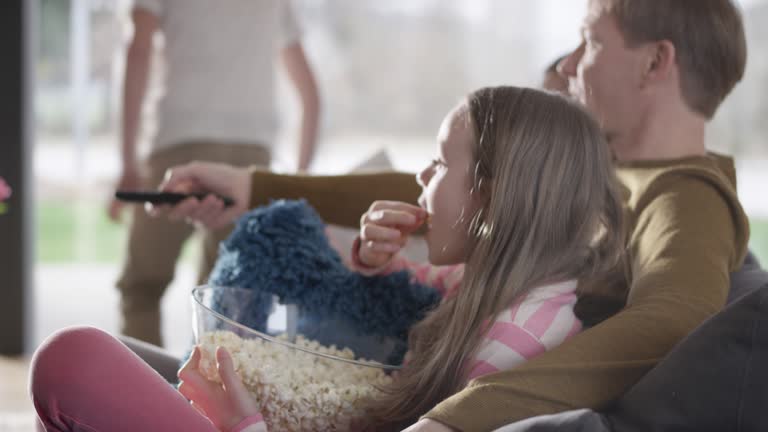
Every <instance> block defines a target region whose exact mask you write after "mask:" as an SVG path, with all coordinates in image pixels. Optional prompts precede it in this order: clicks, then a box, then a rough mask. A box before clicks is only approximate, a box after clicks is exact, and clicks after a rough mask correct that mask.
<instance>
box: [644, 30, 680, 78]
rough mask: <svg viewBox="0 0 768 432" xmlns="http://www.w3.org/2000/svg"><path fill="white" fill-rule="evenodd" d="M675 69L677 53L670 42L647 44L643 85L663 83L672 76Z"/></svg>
mask: <svg viewBox="0 0 768 432" xmlns="http://www.w3.org/2000/svg"><path fill="white" fill-rule="evenodd" d="M676 67H677V51H676V50H675V45H674V44H673V43H672V42H670V41H668V40H662V41H658V42H654V43H653V44H649V46H648V57H647V64H646V67H645V74H644V77H643V78H644V80H643V81H644V83H645V84H651V83H654V82H659V81H663V80H665V79H667V78H668V77H669V76H670V74H672V72H673V71H674V70H675V68H676Z"/></svg>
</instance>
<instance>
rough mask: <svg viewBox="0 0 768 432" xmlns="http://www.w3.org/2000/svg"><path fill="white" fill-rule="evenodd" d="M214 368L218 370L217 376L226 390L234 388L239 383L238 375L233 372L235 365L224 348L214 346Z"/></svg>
mask: <svg viewBox="0 0 768 432" xmlns="http://www.w3.org/2000/svg"><path fill="white" fill-rule="evenodd" d="M216 368H217V369H218V371H219V377H221V381H222V382H223V383H224V388H225V389H227V390H230V389H234V388H236V387H238V385H241V382H240V377H239V376H237V373H236V372H235V366H234V365H233V364H232V357H230V355H229V353H228V352H227V350H226V349H224V348H222V347H217V348H216Z"/></svg>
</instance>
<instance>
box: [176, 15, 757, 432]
mask: <svg viewBox="0 0 768 432" xmlns="http://www.w3.org/2000/svg"><path fill="white" fill-rule="evenodd" d="M583 39H584V40H583V42H582V44H581V45H580V46H579V47H578V49H576V50H575V51H574V52H573V53H572V54H571V55H569V56H568V57H567V58H566V59H565V60H564V61H563V63H562V64H561V70H562V72H563V73H564V74H566V75H567V76H568V78H569V81H570V86H569V87H570V91H571V93H572V94H573V95H574V96H575V97H577V98H578V99H579V100H580V101H581V102H582V103H583V104H584V105H585V106H586V107H587V108H588V109H589V110H590V111H591V112H592V113H593V114H594V115H595V116H596V118H598V120H599V121H600V122H601V124H602V126H603V128H604V130H605V132H606V135H607V136H608V139H609V143H610V145H611V147H612V149H613V151H614V153H615V155H616V159H617V174H618V177H619V178H620V180H621V182H622V183H623V184H624V186H625V187H626V189H627V195H626V214H627V230H628V232H627V253H626V257H625V260H624V265H623V266H622V267H621V268H617V269H615V271H613V272H611V274H608V275H604V277H602V278H601V280H595V281H585V282H588V284H585V288H589V292H590V294H591V295H590V296H584V297H583V300H584V302H583V303H582V302H581V300H580V303H582V304H581V307H582V313H583V314H584V317H585V318H586V319H587V321H589V322H591V323H599V324H597V325H594V326H593V327H591V328H589V329H588V330H585V331H584V332H582V333H581V334H579V335H577V336H575V337H573V338H572V339H570V340H569V341H566V342H565V343H564V344H563V345H561V346H559V347H557V348H554V349H552V350H551V351H549V352H546V353H544V354H542V355H540V356H539V357H536V358H534V359H531V360H530V361H529V362H527V363H525V364H523V365H521V366H519V367H517V368H515V369H513V370H509V371H505V372H500V373H497V374H492V375H488V376H485V377H482V378H479V379H477V380H474V381H472V382H470V383H469V385H468V386H467V387H466V388H465V389H464V390H462V391H461V392H459V393H457V394H455V395H454V396H452V397H450V398H448V399H446V400H445V401H443V402H442V403H440V404H438V405H437V406H436V407H435V408H434V409H432V410H431V411H430V412H428V413H426V415H425V416H424V418H423V419H422V420H421V421H419V422H418V423H417V424H415V425H414V426H413V427H411V428H409V429H408V430H409V431H447V430H461V431H487V430H492V429H494V428H498V427H500V426H502V425H505V424H508V423H511V422H514V421H517V420H521V419H525V418H529V417H533V416H537V415H542V414H550V413H556V412H561V411H565V410H569V409H573V408H583V407H588V408H601V407H604V406H606V405H607V404H608V403H610V402H611V401H614V400H615V399H616V398H617V397H619V396H620V395H622V394H623V393H624V392H626V391H627V389H629V388H630V387H631V386H632V385H633V384H635V383H636V382H637V381H638V380H639V379H640V378H641V377H643V375H645V374H646V373H647V372H648V371H649V370H651V369H652V368H653V367H654V366H655V365H656V364H657V363H658V362H659V361H660V359H661V358H663V357H664V356H665V355H666V354H667V353H668V352H669V351H670V350H671V349H672V347H673V346H675V344H677V343H678V342H679V341H680V340H681V339H682V338H683V337H685V336H686V335H687V334H689V333H690V332H691V331H692V330H693V329H694V328H696V327H697V326H699V325H700V324H701V323H702V322H703V321H704V320H705V319H707V318H708V317H710V316H711V315H713V314H715V313H716V312H718V311H719V310H720V309H721V308H722V307H723V305H724V304H725V301H726V296H727V294H728V290H729V273H730V272H731V271H733V270H736V269H738V268H739V267H740V266H741V262H742V261H743V258H744V255H745V253H746V245H747V240H748V237H749V228H748V222H747V220H746V217H745V215H744V213H743V211H742V209H741V206H740V205H739V202H738V199H737V197H736V191H735V173H734V167H733V161H732V160H731V159H729V158H725V157H721V156H718V155H714V154H709V153H707V151H706V149H705V146H704V131H705V126H706V123H707V121H708V120H709V119H710V118H711V117H712V116H713V115H714V113H715V111H716V109H717V107H718V106H719V104H720V103H721V102H722V100H723V99H724V98H725V97H726V96H727V95H728V93H729V92H730V91H731V90H732V88H733V87H734V85H735V84H736V83H737V82H738V81H739V80H740V79H741V77H742V75H743V72H744V67H745V62H746V43H745V37H744V30H743V26H742V21H741V16H740V14H739V12H738V10H737V9H736V7H735V6H734V4H733V3H732V2H731V1H729V0H591V1H590V2H589V7H588V14H587V17H586V18H585V21H584V28H583ZM222 169H223V168H222V167H221V166H201V165H196V166H195V165H190V166H186V167H180V168H178V169H174V170H173V172H172V175H171V177H170V180H169V181H168V183H167V184H166V188H169V189H175V188H177V187H179V185H180V184H185V183H189V181H190V180H194V181H195V182H196V183H197V184H204V185H206V186H207V189H210V190H213V191H216V192H219V193H225V194H229V195H231V196H233V197H235V198H236V200H239V203H240V204H239V205H240V206H241V208H244V207H245V206H246V205H250V206H255V205H260V204H264V203H266V201H267V199H268V198H269V197H285V198H296V197H306V198H307V199H308V200H309V201H310V203H312V204H313V205H314V206H315V207H316V208H317V209H318V211H319V212H320V214H321V215H322V216H323V217H325V218H327V219H328V220H330V221H331V222H333V223H338V224H347V225H352V226H354V225H355V224H356V223H357V217H359V214H362V212H364V211H365V210H366V209H367V206H368V205H369V204H370V201H372V200H373V199H396V200H414V199H415V197H416V196H417V195H418V190H417V188H416V187H415V185H414V186H411V187H408V186H407V183H406V179H407V177H405V176H404V175H398V174H378V175H371V176H367V177H366V176H350V177H311V178H310V177H291V176H279V175H274V174H270V173H266V172H259V171H254V172H248V171H245V170H240V171H238V170H230V171H228V173H229V174H226V175H225V174H224V172H223V171H221V170H222ZM225 177H226V178H227V179H228V180H227V183H226V184H225V183H224V178H225ZM217 179H218V180H217ZM394 184H400V187H398V188H395V186H393V185H394ZM393 190H394V191H399V192H397V193H396V192H394V191H393ZM379 193H381V195H379ZM360 196H367V197H369V199H368V200H364V199H362V198H359V197H360ZM355 197H358V198H357V200H355ZM206 209H207V206H206V205H205V204H204V203H203V205H201V203H199V202H196V201H195V200H188V201H186V202H184V203H182V204H180V205H179V206H176V207H175V208H174V209H173V210H172V212H171V215H172V216H173V217H185V216H189V215H194V216H195V217H196V219H198V220H201V221H203V222H204V223H206V224H207V225H211V226H217V225H218V224H221V223H225V222H228V221H229V220H231V218H234V217H236V216H237V214H238V213H237V211H238V210H237V209H233V210H231V211H229V212H220V213H218V214H216V215H211V214H210V213H207V210H206ZM240 211H241V210H240ZM617 310H618V312H617ZM650 415H653V414H652V413H650ZM518 430H523V429H518ZM530 430H535V429H530ZM585 430H587V429H585Z"/></svg>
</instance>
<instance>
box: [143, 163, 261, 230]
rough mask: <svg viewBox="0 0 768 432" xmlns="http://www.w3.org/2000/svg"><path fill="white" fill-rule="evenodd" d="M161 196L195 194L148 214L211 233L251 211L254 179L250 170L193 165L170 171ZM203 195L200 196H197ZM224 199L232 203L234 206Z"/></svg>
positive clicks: (162, 185) (222, 165)
mask: <svg viewBox="0 0 768 432" xmlns="http://www.w3.org/2000/svg"><path fill="white" fill-rule="evenodd" d="M160 192H170V193H176V194H192V195H193V196H190V197H185V198H183V199H181V201H179V202H178V203H176V204H173V206H172V207H170V208H169V207H168V205H169V204H165V205H154V204H153V205H152V207H151V208H150V210H149V212H150V214H151V215H153V216H156V215H159V214H167V216H168V218H170V219H171V220H188V221H194V222H195V223H199V224H201V225H203V226H205V227H206V228H208V229H219V228H223V227H225V226H227V225H229V224H231V223H233V222H234V221H235V220H236V219H237V218H239V217H240V216H242V215H243V213H245V212H246V211H247V210H248V205H249V201H250V195H251V175H250V171H249V170H248V169H247V168H237V167H233V166H231V165H226V164H221V163H213V162H192V163H189V164H186V165H181V166H177V167H174V168H171V169H170V170H168V172H167V173H166V177H165V180H164V181H163V183H162V184H161V185H160ZM195 194H201V195H195ZM223 197H227V198H229V199H231V205H227V204H229V202H225V201H226V200H225V199H223Z"/></svg>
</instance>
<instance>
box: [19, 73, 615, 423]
mask: <svg viewBox="0 0 768 432" xmlns="http://www.w3.org/2000/svg"><path fill="white" fill-rule="evenodd" d="M418 181H419V183H420V184H421V186H422V195H421V197H420V199H419V204H420V205H419V206H418V207H417V206H412V205H409V204H405V203H399V202H377V203H374V204H373V205H372V206H371V208H370V209H369V211H368V212H366V214H365V215H363V218H362V220H361V228H360V239H359V241H358V242H356V247H355V248H354V250H353V260H354V262H355V263H356V266H357V268H359V269H360V270H361V271H366V272H369V273H375V272H382V271H392V270H396V269H399V268H403V266H408V267H410V268H412V269H414V270H415V271H414V276H415V277H417V278H419V279H421V280H422V281H427V282H429V281H432V282H437V284H436V285H437V286H438V287H439V288H441V289H442V291H443V292H444V294H445V298H444V301H443V302H442V303H441V304H440V306H438V307H437V308H436V309H435V310H434V311H433V312H431V313H430V314H429V315H428V316H427V318H426V319H424V320H423V321H422V322H421V323H419V324H418V325H417V326H416V327H415V328H414V329H413V330H412V332H411V335H410V342H409V343H410V344H411V349H410V352H409V355H408V356H407V359H408V360H407V365H406V367H404V368H403V370H402V371H401V372H400V375H399V376H398V378H397V379H396V380H394V383H393V384H392V386H391V388H387V389H384V395H383V397H382V398H381V399H379V400H377V401H374V402H373V403H372V405H371V407H370V420H371V422H372V424H373V427H374V428H376V429H386V430H389V429H395V428H398V427H401V426H404V425H407V424H409V423H411V422H413V421H415V420H416V419H418V417H419V415H421V414H423V413H425V412H426V411H427V410H428V409H430V408H431V407H433V406H434V405H435V404H437V403H438V402H440V401H441V400H443V399H445V398H446V397H448V396H450V395H451V394H453V393H455V392H456V391H458V390H459V389H461V388H462V387H463V386H464V385H466V383H467V382H468V380H470V379H472V378H475V377H477V376H480V375H483V374H486V373H490V372H494V371H498V370H501V369H507V368H511V367H514V366H515V365H516V364H519V363H520V362H522V361H525V360H526V359H528V358H530V357H532V356H535V355H537V354H539V353H541V352H543V351H545V350H546V349H549V348H551V347H553V346H555V345H557V344H559V343H561V342H562V341H563V340H565V339H566V338H567V337H568V336H570V335H572V334H574V333H575V332H577V331H578V330H579V329H580V323H579V322H578V320H577V319H576V317H575V316H574V315H573V311H572V307H573V304H574V303H575V300H576V290H577V285H578V283H577V281H578V280H580V279H584V278H588V277H590V276H592V275H594V274H596V273H598V272H600V271H601V270H603V269H604V268H605V267H606V266H612V265H613V264H615V260H616V259H617V257H618V256H619V253H620V249H621V247H622V246H621V245H622V244H623V242H622V239H621V238H620V235H619V233H621V232H622V229H621V226H620V224H621V217H620V215H621V210H620V201H619V196H618V188H617V184H616V181H615V179H614V175H613V171H612V167H611V156H610V153H609V150H608V147H607V145H606V143H605V142H604V140H603V139H602V136H601V133H600V130H599V128H598V126H597V124H595V122H594V121H593V120H592V119H591V118H590V117H589V116H588V115H587V114H586V113H585V112H584V111H583V110H582V109H581V108H579V107H578V106H577V105H575V103H573V102H570V101H568V100H566V99H565V98H563V97H560V96H558V95H555V94H550V93H544V92H540V91H536V90H531V89H520V88H514V87H497V88H486V89H481V90H479V91H476V92H474V93H472V94H471V95H470V96H469V97H468V98H467V99H466V100H465V101H464V102H463V103H461V104H460V105H459V106H458V107H457V108H455V109H454V110H453V111H451V112H450V113H449V114H448V116H447V117H446V119H445V120H444V122H443V124H442V126H441V128H440V132H439V135H438V154H437V158H436V159H435V160H434V161H433V162H432V163H431V164H430V165H429V166H428V167H426V168H425V169H424V170H423V171H422V172H421V173H420V174H419V175H418ZM206 213H207V214H208V215H209V216H210V214H211V213H210V212H206ZM423 224H426V225H427V232H426V240H427V243H428V248H429V261H430V263H431V264H434V265H439V266H453V267H443V268H437V269H429V268H427V271H425V270H424V268H417V267H415V266H413V265H411V264H409V263H406V262H404V261H402V260H400V259H398V258H397V256H396V253H397V251H398V250H399V249H400V248H401V247H402V245H403V244H404V243H405V241H406V240H407V237H408V235H409V234H410V233H412V232H413V231H414V230H416V229H417V228H418V227H419V226H421V225H423ZM462 271H463V278H462V277H461V274H462V273H461V272H462ZM459 280H460V282H458V281H459ZM452 281H453V282H452ZM80 333H81V334H80V335H79V336H78V335H74V336H73V335H71V334H69V335H67V333H64V334H63V335H62V334H59V335H57V336H56V337H54V338H53V340H49V341H48V342H47V345H46V346H44V347H42V348H41V349H40V350H39V351H38V353H37V355H36V360H35V366H34V367H33V376H32V392H33V396H34V398H35V403H36V406H37V408H38V412H39V413H40V414H41V418H42V419H43V421H44V422H45V423H46V426H47V427H48V428H49V430H74V429H73V426H69V428H67V427H61V426H60V424H64V425H65V426H66V425H67V423H66V421H60V422H58V423H57V422H56V420H57V419H58V420H60V419H67V421H69V422H70V423H69V424H83V423H85V424H88V425H89V427H90V429H89V430H106V429H109V430H119V429H120V428H116V427H114V425H112V426H109V423H105V420H104V418H103V417H104V416H105V414H107V415H111V416H114V415H117V414H118V413H122V414H123V416H124V417H123V418H126V417H130V418H131V419H132V420H133V421H144V423H140V424H137V423H135V422H134V423H132V424H131V425H130V427H129V426H125V430H152V429H155V430H160V425H161V424H165V423H167V422H168V418H169V417H170V418H173V419H174V420H175V421H176V422H177V424H176V429H185V430H194V431H197V430H213V428H214V427H216V428H219V430H224V431H230V430H249V431H250V430H265V429H266V428H265V426H264V423H263V422H262V421H261V417H260V416H259V415H258V413H257V412H256V409H255V406H256V404H255V403H254V401H252V400H250V398H249V396H248V394H247V392H245V391H244V389H243V387H242V384H240V382H239V381H238V379H237V377H236V375H235V374H234V371H233V370H232V367H231V361H230V359H229V356H228V355H227V353H226V352H224V351H223V350H219V351H218V352H217V359H218V360H219V372H220V374H221V376H222V381H223V382H224V385H221V386H219V385H216V384H213V383H211V382H208V381H206V380H205V379H204V378H203V377H202V376H201V375H200V374H199V372H198V371H197V362H198V361H199V352H198V351H197V350H196V351H195V353H194V354H193V356H192V358H191V359H190V362H189V363H188V364H187V365H186V366H185V367H184V368H182V370H181V371H180V373H179V376H180V378H181V379H182V381H183V382H182V384H181V386H180V389H179V390H180V392H181V393H182V394H184V396H186V397H187V398H188V399H189V400H191V401H192V405H193V406H194V407H197V408H198V409H199V410H200V411H201V412H203V413H204V414H205V416H206V417H208V418H209V419H210V420H211V422H213V424H214V426H211V425H210V423H208V424H207V425H205V427H207V429H205V428H204V424H205V422H203V421H202V420H205V418H204V417H203V416H200V415H199V414H198V413H197V412H195V411H194V410H192V409H189V406H186V407H182V406H181V405H180V404H179V401H180V400H183V398H181V397H180V396H178V394H174V392H173V391H172V390H171V389H170V388H168V387H167V385H159V384H158V382H160V383H162V380H161V379H160V378H159V377H154V378H155V379H154V381H153V382H150V381H152V380H151V379H150V376H151V374H150V373H149V372H146V371H139V370H137V369H140V368H139V367H138V366H137V365H138V364H139V363H138V360H137V359H135V358H131V357H130V355H128V354H126V353H125V351H126V350H125V348H121V346H120V344H119V343H117V342H113V341H110V340H109V338H108V337H107V336H106V335H103V333H101V334H98V336H96V335H91V336H89V337H86V336H84V334H86V333H94V332H93V331H90V330H87V331H86V330H81V331H80ZM89 338H90V340H96V339H100V340H102V342H100V344H99V347H98V350H97V349H95V348H94V350H93V351H94V352H98V353H99V355H102V356H107V353H108V354H109V355H110V356H111V357H110V362H111V363H107V364H111V365H112V367H113V368H119V369H118V371H119V374H115V372H114V371H111V370H110V374H112V375H118V377H119V378H118V379H122V380H123V381H124V382H126V383H129V382H130V383H132V384H133V386H134V387H136V386H138V387H139V388H140V389H141V390H140V391H139V392H138V393H140V394H142V395H147V396H148V397H149V396H151V398H150V399H151V400H152V401H153V402H152V403H149V404H148V403H147V402H146V399H144V400H143V401H137V400H134V398H127V399H126V398H125V397H121V398H114V397H112V395H111V393H112V392H113V390H110V389H107V388H106V387H104V388H99V385H98V383H91V382H86V383H83V382H81V380H77V379H75V380H67V381H68V382H67V384H68V386H61V388H60V389H59V388H57V387H58V386H57V380H55V379H50V380H49V379H46V378H47V377H49V376H51V375H58V376H61V373H58V374H53V373H52V372H51V371H52V370H54V369H53V364H52V362H54V361H55V360H52V358H54V357H57V358H59V359H60V358H62V357H61V354H62V352H63V354H66V353H67V351H68V349H71V348H68V347H71V346H73V345H74V344H76V343H79V344H80V347H82V346H83V345H88V344H87V343H84V342H83V340H85V339H89ZM113 345H114V346H113ZM62 347H63V348H62ZM105 351H106V352H107V353H105ZM117 351H120V353H121V355H118V354H116V352H117ZM85 355H86V356H87V354H85ZM64 363H66V361H65V362H64ZM114 363H118V364H114ZM100 364H104V362H101V363H100ZM56 367H57V368H60V364H57V365H56ZM59 372H60V371H59ZM69 381H74V383H73V382H69ZM84 384H85V385H84ZM72 385H75V386H76V388H77V390H81V391H77V390H76V389H74V388H71V387H70V386H72ZM82 388H88V389H90V390H91V396H90V398H92V399H97V400H98V402H99V403H102V404H106V407H105V410H103V412H96V411H100V410H95V409H86V408H85V407H89V406H92V405H89V404H91V403H93V401H91V400H80V401H79V402H78V401H75V402H70V401H69V400H68V401H67V404H63V403H62V401H63V399H61V398H60V396H61V395H60V394H58V393H57V392H58V391H61V392H67V393H70V394H78V395H83V394H88V393H85V392H83V391H82ZM62 394H63V393H62ZM82 397H83V396H80V397H79V398H82ZM79 398H75V399H79ZM85 398H86V399H88V396H85ZM110 400H113V401H114V403H110ZM65 405H66V406H67V407H68V408H66V409H68V410H69V412H65V408H64V406H65ZM147 405H150V407H149V408H147ZM141 407H145V408H147V409H150V410H152V414H149V415H147V414H146V413H143V412H141ZM158 407H161V408H158ZM126 413H136V414H138V413H142V415H141V416H138V415H134V416H130V415H127V414H126ZM164 422H165V423H164ZM180 422H184V424H183V426H182V425H181V424H180ZM243 428H246V429H243Z"/></svg>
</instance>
